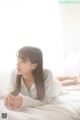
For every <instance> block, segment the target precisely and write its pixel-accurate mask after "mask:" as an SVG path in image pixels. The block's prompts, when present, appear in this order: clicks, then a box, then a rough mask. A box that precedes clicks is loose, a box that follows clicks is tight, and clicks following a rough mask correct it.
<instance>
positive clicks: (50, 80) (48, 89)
mask: <svg viewBox="0 0 80 120" xmlns="http://www.w3.org/2000/svg"><path fill="white" fill-rule="evenodd" d="M44 80H45V82H44V84H45V97H44V99H43V100H42V101H40V100H37V99H33V98H31V97H30V96H24V95H21V96H22V97H23V103H22V105H21V107H24V106H29V107H31V106H39V105H44V104H49V103H51V102H52V101H53V99H54V98H56V97H57V96H59V95H60V94H61V93H62V85H61V83H60V82H59V80H57V79H56V77H53V75H52V72H51V71H49V70H45V71H44Z"/></svg>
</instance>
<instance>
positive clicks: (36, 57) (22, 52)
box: [11, 46, 45, 100]
mask: <svg viewBox="0 0 80 120" xmlns="http://www.w3.org/2000/svg"><path fill="white" fill-rule="evenodd" d="M17 56H18V57H20V58H21V59H23V60H27V59H29V60H30V62H31V63H32V64H34V63H37V68H36V69H35V70H34V71H33V76H34V79H35V81H34V82H35V86H36V90H37V98H38V99H40V100H42V99H43V98H44V96H45V85H44V79H43V55H42V52H41V50H40V49H39V48H37V47H32V46H24V47H22V48H21V49H19V51H18V54H17ZM21 77H22V76H21V75H17V76H16V88H15V90H14V91H13V92H12V93H11V94H13V95H15V96H16V95H18V93H19V92H20V90H21Z"/></svg>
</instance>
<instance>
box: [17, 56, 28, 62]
mask: <svg viewBox="0 0 80 120" xmlns="http://www.w3.org/2000/svg"><path fill="white" fill-rule="evenodd" d="M17 61H18V62H22V63H25V62H26V61H25V60H23V59H21V58H19V57H18V58H17Z"/></svg>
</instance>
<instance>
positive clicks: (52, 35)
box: [0, 0, 63, 75]
mask: <svg viewBox="0 0 80 120" xmlns="http://www.w3.org/2000/svg"><path fill="white" fill-rule="evenodd" d="M24 45H31V46H37V47H39V48H41V50H42V51H43V55H44V66H45V67H47V68H49V69H52V71H53V72H55V74H56V75H58V74H62V72H63V71H61V69H62V68H63V39H62V32H61V21H60V10H59V4H58V1H57V0H0V69H3V70H4V69H5V70H8V69H9V70H11V69H13V68H14V67H15V65H16V55H15V54H16V51H17V50H18V49H19V48H20V47H22V46H24Z"/></svg>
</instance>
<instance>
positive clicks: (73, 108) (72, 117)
mask: <svg viewBox="0 0 80 120" xmlns="http://www.w3.org/2000/svg"><path fill="white" fill-rule="evenodd" d="M9 77H10V76H9V73H7V72H6V73H4V72H3V73H0V85H1V86H2V88H1V87H0V113H1V114H0V120H3V119H5V118H6V119H8V120H18V119H19V120H80V84H77V85H72V86H67V87H63V93H62V95H60V96H59V97H58V98H56V99H54V101H53V103H52V104H47V105H43V106H36V107H25V108H23V109H17V110H9V109H7V108H6V107H5V106H4V102H3V99H4V98H3V96H4V95H5V94H6V91H7V86H8V82H9ZM5 80H6V81H5ZM2 89H3V90H2Z"/></svg>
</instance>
